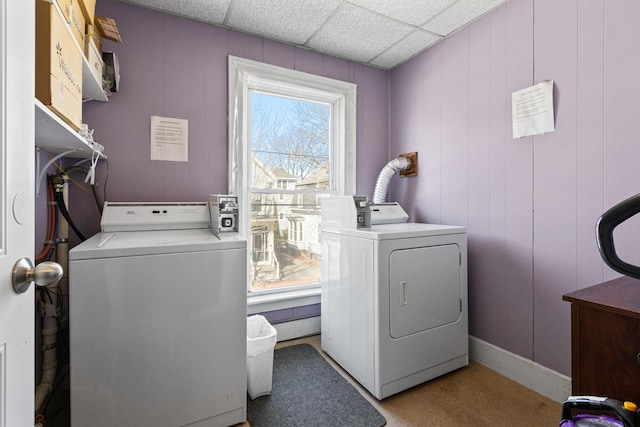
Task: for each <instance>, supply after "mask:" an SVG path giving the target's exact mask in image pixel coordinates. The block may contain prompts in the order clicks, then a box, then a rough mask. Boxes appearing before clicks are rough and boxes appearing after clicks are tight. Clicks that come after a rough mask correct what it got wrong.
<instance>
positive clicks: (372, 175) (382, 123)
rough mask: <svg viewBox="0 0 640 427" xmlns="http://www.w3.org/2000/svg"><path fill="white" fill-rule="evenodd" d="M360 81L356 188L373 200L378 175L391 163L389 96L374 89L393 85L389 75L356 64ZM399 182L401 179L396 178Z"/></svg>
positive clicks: (357, 78)
mask: <svg viewBox="0 0 640 427" xmlns="http://www.w3.org/2000/svg"><path fill="white" fill-rule="evenodd" d="M355 70H356V76H357V77H356V81H359V82H362V83H363V84H362V85H359V86H358V88H357V91H358V106H359V108H358V117H357V120H358V122H360V126H358V134H357V138H358V139H357V140H358V147H357V152H356V156H357V157H356V159H357V160H356V164H357V165H358V170H357V176H356V186H357V192H358V193H359V194H364V195H367V196H368V197H370V198H371V197H372V195H373V189H374V187H375V182H376V179H377V176H378V173H379V172H380V170H381V169H382V167H383V166H384V165H385V164H386V162H387V160H388V152H387V151H386V150H379V147H386V146H387V144H388V139H389V93H388V91H387V92H386V93H382V92H380V91H377V90H371V88H377V87H385V86H388V85H389V73H388V72H386V71H383V70H379V69H375V68H371V67H365V66H363V65H358V64H355ZM396 179H399V178H396Z"/></svg>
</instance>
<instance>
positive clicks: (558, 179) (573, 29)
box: [533, 0, 578, 372]
mask: <svg viewBox="0 0 640 427" xmlns="http://www.w3.org/2000/svg"><path fill="white" fill-rule="evenodd" d="M534 8H535V10H534V15H535V17H536V19H535V25H536V29H535V51H534V60H535V74H534V80H535V82H536V83H537V82H540V81H545V80H550V79H551V80H554V82H555V88H554V97H555V102H554V104H555V108H556V126H555V131H554V132H551V133H549V134H545V135H537V136H535V137H534V150H535V151H534V156H535V165H534V206H535V214H534V222H533V224H534V233H535V239H534V278H535V289H534V352H535V358H536V361H537V362H539V363H541V364H543V365H545V366H549V367H552V368H553V369H556V370H559V371H562V372H568V371H569V368H570V367H569V359H568V357H567V355H568V354H570V350H571V345H570V340H569V339H568V337H569V336H570V333H569V330H570V316H569V308H568V307H567V304H566V303H565V302H563V301H562V295H563V294H564V293H566V292H569V291H572V290H574V289H575V286H576V280H577V278H576V270H577V266H576V257H577V254H576V212H577V196H576V189H577V161H576V158H577V157H576V155H577V138H576V129H577V82H576V69H577V8H578V1H577V0H571V1H562V2H557V1H552V0H537V1H535V2H534ZM550 331H554V332H553V333H550Z"/></svg>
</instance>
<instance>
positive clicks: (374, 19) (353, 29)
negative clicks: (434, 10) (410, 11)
mask: <svg viewBox="0 0 640 427" xmlns="http://www.w3.org/2000/svg"><path fill="white" fill-rule="evenodd" d="M412 30H413V27H412V26H410V25H407V24H404V23H402V22H399V21H396V20H395V19H390V18H387V17H384V16H382V15H380V14H378V13H374V12H371V11H370V10H367V9H363V8H361V7H358V6H356V5H353V4H351V3H343V4H342V5H341V6H340V7H339V8H338V9H337V10H336V12H335V13H334V14H333V15H332V16H331V17H330V18H329V19H328V20H327V22H326V23H325V24H324V25H323V26H322V27H321V28H320V30H318V32H316V33H315V34H314V35H313V36H312V37H311V39H310V40H309V41H308V42H307V43H306V46H307V47H309V48H311V49H315V50H318V51H320V52H323V53H327V54H330V55H335V56H339V57H342V58H349V59H351V60H353V61H360V62H368V61H370V60H371V59H373V58H375V57H376V56H378V55H379V54H381V53H382V52H384V51H385V50H387V49H388V48H389V47H390V46H391V45H393V44H394V43H397V42H398V41H400V40H401V39H402V38H404V37H405V36H406V35H408V34H409V33H410V32H411V31H412Z"/></svg>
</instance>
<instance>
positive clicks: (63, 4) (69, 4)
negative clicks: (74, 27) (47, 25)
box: [54, 0, 73, 23]
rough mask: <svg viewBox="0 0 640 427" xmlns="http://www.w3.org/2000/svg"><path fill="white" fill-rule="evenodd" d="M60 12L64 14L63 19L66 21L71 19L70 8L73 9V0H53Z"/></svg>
mask: <svg viewBox="0 0 640 427" xmlns="http://www.w3.org/2000/svg"><path fill="white" fill-rule="evenodd" d="M54 1H55V2H56V3H57V4H58V7H59V8H60V11H62V14H63V15H64V20H65V22H66V23H69V22H70V21H71V10H72V9H73V0H54Z"/></svg>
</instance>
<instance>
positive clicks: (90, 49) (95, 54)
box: [84, 37, 104, 86]
mask: <svg viewBox="0 0 640 427" xmlns="http://www.w3.org/2000/svg"><path fill="white" fill-rule="evenodd" d="M84 56H86V58H87V61H88V62H89V68H91V74H93V76H94V77H95V79H96V81H98V83H100V86H102V70H103V68H104V61H103V60H102V53H101V52H100V51H99V50H98V48H97V47H96V44H95V43H94V42H93V39H92V38H91V37H87V39H86V40H85V41H84Z"/></svg>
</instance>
